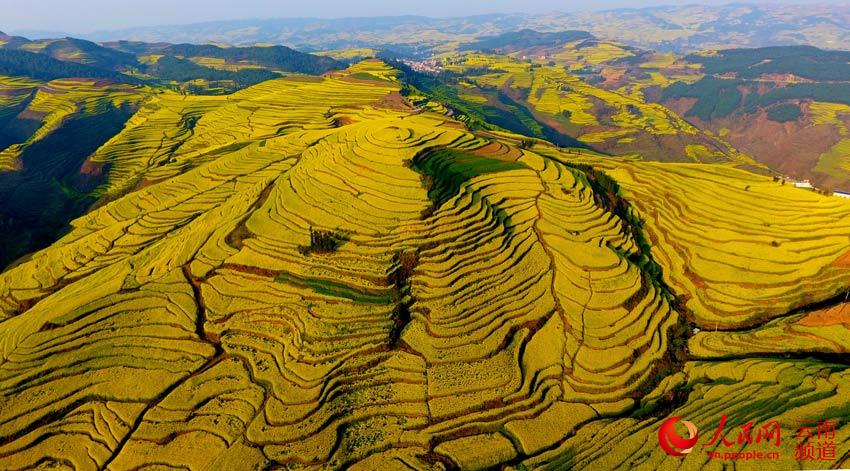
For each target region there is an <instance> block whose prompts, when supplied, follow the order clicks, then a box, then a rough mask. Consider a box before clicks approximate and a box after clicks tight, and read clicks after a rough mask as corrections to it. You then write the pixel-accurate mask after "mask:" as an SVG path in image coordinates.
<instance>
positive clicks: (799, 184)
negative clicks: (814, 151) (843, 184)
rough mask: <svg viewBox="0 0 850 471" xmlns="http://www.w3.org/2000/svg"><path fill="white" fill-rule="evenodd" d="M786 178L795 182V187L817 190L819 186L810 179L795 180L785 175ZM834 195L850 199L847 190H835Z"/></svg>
mask: <svg viewBox="0 0 850 471" xmlns="http://www.w3.org/2000/svg"><path fill="white" fill-rule="evenodd" d="M784 180H785V181H787V182H791V183H793V184H794V187H795V188H804V189H807V190H814V191H817V188H815V186H814V185H812V182H811V181H810V180H794V179H793V178H788V177H784ZM832 196H837V197H839V198H847V199H850V193H848V192H845V191H833V192H832Z"/></svg>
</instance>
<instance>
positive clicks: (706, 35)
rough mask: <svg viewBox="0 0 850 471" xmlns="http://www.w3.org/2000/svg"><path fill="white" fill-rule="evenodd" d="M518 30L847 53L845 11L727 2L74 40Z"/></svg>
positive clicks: (671, 44)
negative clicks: (780, 46)
mask: <svg viewBox="0 0 850 471" xmlns="http://www.w3.org/2000/svg"><path fill="white" fill-rule="evenodd" d="M523 28H532V29H535V30H537V31H541V32H556V31H564V30H582V31H588V32H590V33H593V34H594V35H596V36H597V37H600V38H604V39H618V40H621V41H624V42H626V43H627V44H630V45H633V46H639V47H642V48H650V49H656V50H661V51H670V52H691V51H696V50H703V49H721V48H730V47H763V46H775V45H801V44H806V45H812V46H817V47H820V48H825V49H848V48H850V6H848V5H844V6H840V5H834V4H832V5H812V4H807V5H788V4H782V5H749V4H731V5H724V6H694V5H689V6H667V7H653V8H642V9H620V10H610V11H602V12H574V13H552V14H546V15H540V14H537V15H524V14H494V15H479V16H470V17H458V18H427V17H419V16H393V17H389V16H388V17H375V18H341V19H316V18H286V19H256V20H234V21H215V22H206V23H197V24H187V25H176V26H151V27H142V28H132V29H123V30H115V31H99V32H96V33H91V34H82V35H80V34H77V35H76V36H81V37H84V38H86V39H90V40H95V41H114V40H119V39H129V40H135V41H147V42H160V41H166V42H172V43H177V42H188V43H206V42H223V43H228V44H235V45H252V44H257V43H273V44H283V45H288V46H292V47H295V48H298V49H303V50H306V51H311V50H320V49H336V48H351V47H374V46H378V45H380V46H387V45H391V44H396V45H402V44H405V45H411V44H416V45H417V46H419V47H422V46H429V45H430V46H437V45H440V44H445V43H447V42H450V41H456V40H459V39H460V40H465V41H469V40H472V39H475V38H478V37H484V36H492V35H495V34H500V33H505V32H510V31H516V30H519V29H523ZM17 33H18V34H22V35H26V36H30V37H56V36H57V34H56V33H52V32H51V33H48V32H43V33H40V32H35V31H27V32H17ZM23 33H27V34H23ZM63 36H64V35H63Z"/></svg>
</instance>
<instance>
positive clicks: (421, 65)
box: [402, 59, 443, 74]
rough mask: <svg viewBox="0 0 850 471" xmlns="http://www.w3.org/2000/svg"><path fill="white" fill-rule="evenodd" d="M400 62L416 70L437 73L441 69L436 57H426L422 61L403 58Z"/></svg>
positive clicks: (441, 66)
mask: <svg viewBox="0 0 850 471" xmlns="http://www.w3.org/2000/svg"><path fill="white" fill-rule="evenodd" d="M402 62H404V65H406V66H408V67H410V68H411V69H413V70H415V71H417V72H423V73H429V74H437V73H440V72H442V71H443V65H442V64H441V63H440V61H438V60H436V59H427V60H424V61H414V60H409V59H404V60H402Z"/></svg>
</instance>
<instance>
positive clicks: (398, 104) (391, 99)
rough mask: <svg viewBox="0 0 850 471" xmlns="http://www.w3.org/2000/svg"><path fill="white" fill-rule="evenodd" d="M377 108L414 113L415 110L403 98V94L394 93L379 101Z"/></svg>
mask: <svg viewBox="0 0 850 471" xmlns="http://www.w3.org/2000/svg"><path fill="white" fill-rule="evenodd" d="M376 106H378V107H380V108H388V109H391V110H395V111H413V110H414V109H415V108H414V107H413V106H411V105H410V103H408V102H407V100H406V99H405V98H404V97H403V96H401V93H399V92H392V93H388V94H386V95H384V97H383V98H381V99H380V100H379V101H378V103H377V104H376Z"/></svg>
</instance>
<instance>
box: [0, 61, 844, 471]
mask: <svg viewBox="0 0 850 471" xmlns="http://www.w3.org/2000/svg"><path fill="white" fill-rule="evenodd" d="M451 57H454V56H451ZM446 59H447V58H446ZM455 59H458V60H455ZM446 68H447V69H449V71H448V72H451V73H454V74H456V75H455V79H454V81H452V80H449V78H447V77H446V76H440V75H438V76H432V75H425V74H419V75H417V74H414V72H415V71H412V70H409V69H404V70H401V68H400V69H396V68H393V67H392V66H391V65H389V64H388V63H386V62H383V61H379V60H374V59H373V60H366V61H362V62H358V63H356V64H354V65H352V66H350V67H349V68H347V69H344V70H338V71H333V72H329V73H326V74H324V75H323V76H303V75H291V76H287V77H278V78H274V79H271V80H266V81H263V82H261V83H258V84H255V85H252V86H248V87H245V88H243V89H241V90H239V91H235V92H231V93H226V94H222V95H210V94H194V93H191V92H188V93H187V92H186V91H185V90H176V89H170V88H158V89H154V88H150V89H144V90H141V89H136V88H126V87H125V88H111V89H110V88H103V87H118V86H117V85H114V84H110V85H102V86H101V87H100V88H97V86H96V84H90V85H88V87H89V89H87V90H86V91H83V90H79V89H80V88H84V87H83V85H81V84H80V83H73V84H66V86H69V87H74V90H73V92H72V93H66V94H64V95H62V96H60V97H58V98H57V99H70V98H71V97H77V98H76V99H78V100H83V99H89V100H95V101H96V100H97V97H99V96H101V95H99V94H103V95H105V96H107V97H111V99H113V100H119V97H120V101H123V102H127V103H129V102H132V103H133V109H134V112H133V114H132V116H131V117H129V118H128V119H126V120H125V121H121V120H115V121H117V122H121V123H122V124H123V125H122V127H121V128H120V129H117V130H114V132H113V131H110V132H109V133H108V134H112V135H111V136H110V137H108V139H106V140H105V141H104V142H98V143H96V145H95V144H93V145H92V147H94V148H95V149H94V150H92V151H90V152H88V151H86V152H82V153H79V154H78V156H81V155H83V154H85V158H84V162H83V164H82V169H84V170H85V173H87V174H89V175H98V176H99V178H98V179H97V180H96V181H94V182H93V185H94V188H92V189H91V190H90V191H89V192H88V193H86V194H88V195H90V196H91V198H94V199H95V200H96V202H95V203H94V204H92V205H91V206H90V207H88V208H87V210H86V211H85V213H84V214H80V215H79V217H76V218H75V219H74V220H73V221H71V223H70V229H69V230H68V232H67V233H66V234H64V236H62V237H61V238H60V239H58V240H56V241H55V242H53V243H52V244H50V245H49V246H47V247H45V248H44V249H43V250H39V251H37V252H35V253H33V254H31V255H29V256H28V257H26V258H25V259H22V260H20V261H19V262H18V263H17V264H15V265H14V266H12V267H10V268H9V269H7V270H6V271H4V272H2V274H0V391H2V392H1V393H0V462H2V463H8V464H10V466H12V467H15V468H26V467H47V468H49V467H59V468H63V467H64V468H69V469H115V470H122V469H139V468H143V467H153V466H159V467H163V468H183V469H186V468H188V469H235V468H238V469H246V468H247V469H266V468H288V469H343V468H346V469H400V468H412V469H434V470H437V469H488V468H498V467H506V468H508V469H532V468H535V469H536V468H544V469H564V468H571V469H572V468H575V469H622V468H626V467H628V468H634V469H667V468H674V467H678V466H681V465H682V464H683V463H684V465H685V466H689V467H700V466H708V465H709V458H708V455H707V454H705V453H693V454H690V455H688V456H687V457H686V458H684V459H680V458H677V457H672V456H668V455H667V454H665V453H664V452H663V451H662V450H661V448H659V447H658V446H657V438H656V435H657V433H658V428H659V427H660V425H661V423H663V422H664V421H665V420H666V419H667V418H669V417H678V416H686V417H688V419H689V420H691V421H693V422H694V423H695V424H696V426H697V427H699V428H700V430H702V431H710V430H712V429H714V428H716V427H717V424H718V420H719V419H720V412H722V411H727V412H729V413H730V414H731V415H732V416H733V418H732V420H731V421H730V423H729V424H728V425H727V426H729V427H738V426H739V425H743V424H745V423H746V422H748V421H755V422H758V423H762V422H764V421H766V420H769V419H772V418H775V419H776V420H778V421H780V423H781V424H782V426H783V427H786V428H787V429H789V430H790V429H792V428H793V427H794V426H795V425H796V424H797V423H798V422H797V421H798V420H799V419H800V417H805V418H806V419H807V420H812V421H821V420H834V421H836V422H837V429H836V432H835V433H836V436H837V437H846V436H847V434H848V433H850V432H848V431H850V428H848V424H847V423H846V419H845V418H844V415H842V414H843V411H846V410H847V407H848V406H850V395H848V394H847V390H845V389H844V388H848V387H850V374H848V368H847V361H846V358H847V357H846V353H847V349H846V342H845V341H844V340H846V337H847V332H848V330H847V329H848V328H850V324H848V323H847V321H846V320H845V318H844V316H843V315H842V312H843V310H844V308H845V307H846V304H845V298H846V296H845V294H846V292H847V291H848V289H850V267H848V254H850V201H847V200H844V199H841V198H837V197H832V196H826V195H822V194H818V193H815V192H812V191H806V190H801V189H798V188H793V187H792V186H791V185H784V184H783V183H782V182H780V181H777V180H776V179H773V178H771V177H770V176H765V175H760V174H757V173H753V172H750V171H748V170H746V168H749V167H750V166H752V164H751V162H746V161H742V160H740V159H737V158H733V157H734V155H732V154H730V155H726V154H724V158H718V159H706V160H704V161H702V160H700V159H692V158H690V157H689V156H688V154H687V148H688V147H687V146H685V147H683V148H678V149H677V148H674V147H672V146H671V147H667V149H668V150H667V152H670V153H671V154H676V155H675V157H671V158H670V159H665V160H667V161H666V162H658V161H651V160H649V159H641V158H639V157H640V155H639V149H640V147H635V148H633V149H632V154H633V155H629V156H612V155H609V154H603V153H600V152H598V151H597V150H594V149H592V148H591V147H593V146H590V145H586V144H587V143H583V142H582V141H581V139H582V138H585V139H584V141H588V139H587V134H586V133H584V132H579V133H578V135H579V141H575V139H573V141H570V142H572V143H573V144H578V146H575V145H570V143H568V142H564V143H560V144H557V145H556V144H553V143H552V142H549V141H548V140H546V139H544V138H545V137H546V135H545V134H541V135H542V136H543V138H540V137H534V136H529V135H524V134H521V133H517V132H516V131H512V130H511V129H509V128H510V127H512V126H517V124H516V123H517V122H519V123H520V124H522V125H524V126H526V127H528V128H529V129H531V130H532V131H534V129H536V128H534V123H537V126H540V128H539V130H540V132H541V133H543V131H542V129H543V127H542V125H541V123H543V124H546V122H547V119H549V117H550V116H552V117H553V118H551V119H553V120H554V116H556V115H558V114H559V113H560V114H561V115H562V116H563V111H562V108H564V107H568V106H575V105H574V104H575V103H577V102H579V101H580V99H579V98H578V97H584V99H586V100H591V98H590V97H597V96H600V97H601V98H597V99H598V100H600V101H603V100H604V103H605V105H606V106H610V107H617V106H619V108H617V112H616V113H614V114H612V115H610V116H608V119H610V122H608V123H607V124H605V123H602V124H586V126H588V127H589V128H591V129H593V130H594V132H597V131H596V130H597V128H595V127H594V126H599V128H598V129H602V127H605V129H609V131H608V132H612V131H610V129H615V130H617V131H616V132H618V133H622V134H623V136H625V135H626V134H627V133H628V135H631V136H634V137H635V138H636V141H637V140H639V139H640V138H641V136H643V135H644V134H652V132H653V131H655V132H658V133H659V134H660V133H662V131H664V130H666V129H667V128H665V127H664V126H673V125H678V126H680V127H681V129H676V133H677V134H678V133H683V132H684V131H683V130H684V129H685V128H686V126H685V125H684V124H681V122H683V121H681V118H678V117H677V116H676V115H675V114H674V113H673V112H672V111H669V110H668V109H667V108H664V107H662V106H660V105H655V104H652V103H649V102H648V101H646V100H643V99H642V98H639V97H638V95H635V94H633V95H627V94H625V93H616V94H611V92H610V91H607V90H606V89H604V88H599V87H595V86H593V85H590V84H587V83H585V82H583V81H581V80H580V79H579V78H577V77H575V76H573V75H572V74H570V73H568V72H567V71H565V70H564V69H563V67H555V66H543V65H540V66H535V67H532V64H529V63H527V62H524V61H523V60H522V59H517V58H514V57H511V56H500V55H485V54H479V53H472V54H467V55H464V56H463V60H459V58H458V57H454V59H453V60H452V62H451V65H449V66H447V67H446ZM7 80H8V82H9V84H8V85H7V87H8V89H10V90H12V89H15V90H30V89H32V88H35V89H36V90H37V91H36V93H42V90H43V88H44V85H40V84H38V83H32V82H26V81H23V79H16V81H12V80H11V79H7ZM499 81H501V82H499ZM496 83H500V84H498V85H492V84H496ZM60 85H61V84H56V83H51V84H50V86H51V87H58V86H60ZM92 87H94V88H92ZM523 90H527V91H528V95H527V96H525V97H523V96H522V94H523ZM606 92H607V93H609V94H610V95H607V94H606ZM18 93H20V94H21V95H25V94H26V93H30V92H27V91H23V92H18ZM500 93H501V95H500ZM514 93H517V94H516V95H514ZM42 94H43V93H42ZM13 95H14V94H12V93H9V94H4V95H2V96H3V97H4V98H6V97H8V96H13ZM65 95H68V96H67V97H66V96H65ZM467 95H470V96H471V95H474V96H477V97H480V98H473V97H470V96H467ZM494 97H495V98H494ZM494 99H495V100H500V101H499V102H498V103H497V102H496V101H493V100H494ZM15 100H19V101H18V102H17V104H15V102H14V100H9V104H8V105H7V106H18V107H23V106H31V103H30V104H26V103H24V102H25V99H20V98H16V99H15ZM482 100H486V102H482ZM485 103H486V104H487V107H484V104H485ZM499 103H501V105H500V104H499ZM474 105H479V106H478V107H477V108H476V107H475V106H474ZM79 106H81V108H88V107H89V106H90V105H79ZM500 106H503V107H505V106H513V107H514V108H512V109H513V110H516V111H515V112H514V113H513V114H514V115H515V116H521V117H522V119H523V120H526V121H525V124H523V121H522V120H520V121H516V120H515V119H509V118H507V117H505V115H506V113H505V112H504V110H502V108H500ZM629 106H632V107H634V108H635V109H636V110H638V111H639V112H640V115H641V116H644V117H645V118H646V119H645V120H640V119H636V118H635V116H636V115H637V113H635V112H633V111H634V110H632V109H631V108H629ZM452 107H458V109H460V108H464V109H466V110H467V113H461V112H460V111H456V110H455V109H454V108H452ZM488 107H489V108H488ZM50 109H51V110H53V109H58V106H52V107H51V108H50ZM569 109H570V110H573V111H571V113H570V114H569V116H567V117H565V118H564V119H565V120H566V121H569V122H570V123H572V124H575V125H578V123H575V122H574V121H572V120H573V119H574V118H575V119H579V118H578V116H580V113H579V112H578V111H576V110H580V109H582V108H581V107H578V106H575V107H574V108H569ZM494 110H502V112H501V113H498V112H496V111H494ZM508 110H511V108H508ZM521 110H525V111H524V112H522V111H521ZM588 110H589V111H588ZM653 110H654V111H653ZM585 111H586V112H587V114H588V115H590V116H592V117H593V118H594V119H597V120H598V121H602V119H601V118H596V116H597V114H599V113H598V112H597V111H598V110H595V109H593V108H587V109H585ZM624 112H626V113H629V116H630V119H628V120H626V119H625V115H623V116H622V118H623V119H622V120H620V118H617V117H618V116H620V114H623V113H624ZM651 112H655V113H657V114H656V115H652V114H651ZM618 113H619V114H618ZM7 114H9V113H7ZM490 114H492V115H493V116H497V117H498V116H501V117H502V119H503V121H502V123H503V124H502V125H500V124H496V123H491V122H489V121H487V118H488V116H489V115H490ZM599 115H600V116H603V115H602V114H599ZM544 118H546V119H544ZM615 118H616V119H615ZM650 118H651V119H650ZM44 119H45V120H47V118H44ZM517 119H519V118H517ZM676 123H679V124H676ZM555 124H558V122H557V121H553V124H552V125H551V128H552V129H555ZM99 126H101V125H99ZM564 126H565V127H564V129H567V128H566V124H564ZM61 129H66V130H67V132H74V129H68V128H67V127H63V128H60V130H61ZM575 129H579V130H583V129H584V128H583V127H576V128H575ZM687 129H688V130H690V131H689V132H688V133H687V136H686V137H685V138H684V139H685V141H687V142H694V143H696V142H705V143H708V142H711V143H717V142H721V141H716V140H713V138H712V136H710V135H708V134H706V133H703V132H701V131H699V130H698V129H697V128H693V129H692V128H691V127H687ZM57 132H59V131H54V133H53V134H55V133H57ZM660 135H663V134H660ZM591 143H592V144H594V145H599V144H604V143H605V140H603V141H602V142H598V141H592V142H591ZM626 144H628V142H624V143H622V145H626ZM35 145H37V144H33V146H35ZM689 145H698V144H689ZM718 145H719V144H718ZM600 147H601V146H600ZM724 149H725V148H724ZM683 152H684V154H683ZM729 152H730V153H731V152H732V151H731V150H730V151H729ZM727 157H728V158H727ZM656 160H661V159H656ZM715 160H717V161H715ZM26 162H27V161H26V159H24V169H26V168H27V165H26ZM82 169H81V170H82ZM18 171H20V170H18ZM14 174H15V173H14V172H12V173H10V175H14ZM728 398H735V400H734V401H729V400H728ZM598 443H617V446H616V447H600V446H598V445H597V444H598ZM835 445H836V454H835V458H834V459H832V460H830V461H828V462H825V463H823V465H825V466H834V467H840V466H842V465H843V466H847V465H848V464H850V462H848V457H850V442H848V441H847V440H836V444H835ZM780 449H781V452H782V455H781V456H782V458H781V460H780V461H779V462H778V464H777V466H782V467H792V466H795V465H797V462H795V461H794V442H793V441H792V440H786V441H783V442H782V446H781V448H780ZM606 450H607V451H606ZM709 450H716V451H719V450H723V448H722V445H719V444H718V445H715V446H714V448H710V449H709Z"/></svg>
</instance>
